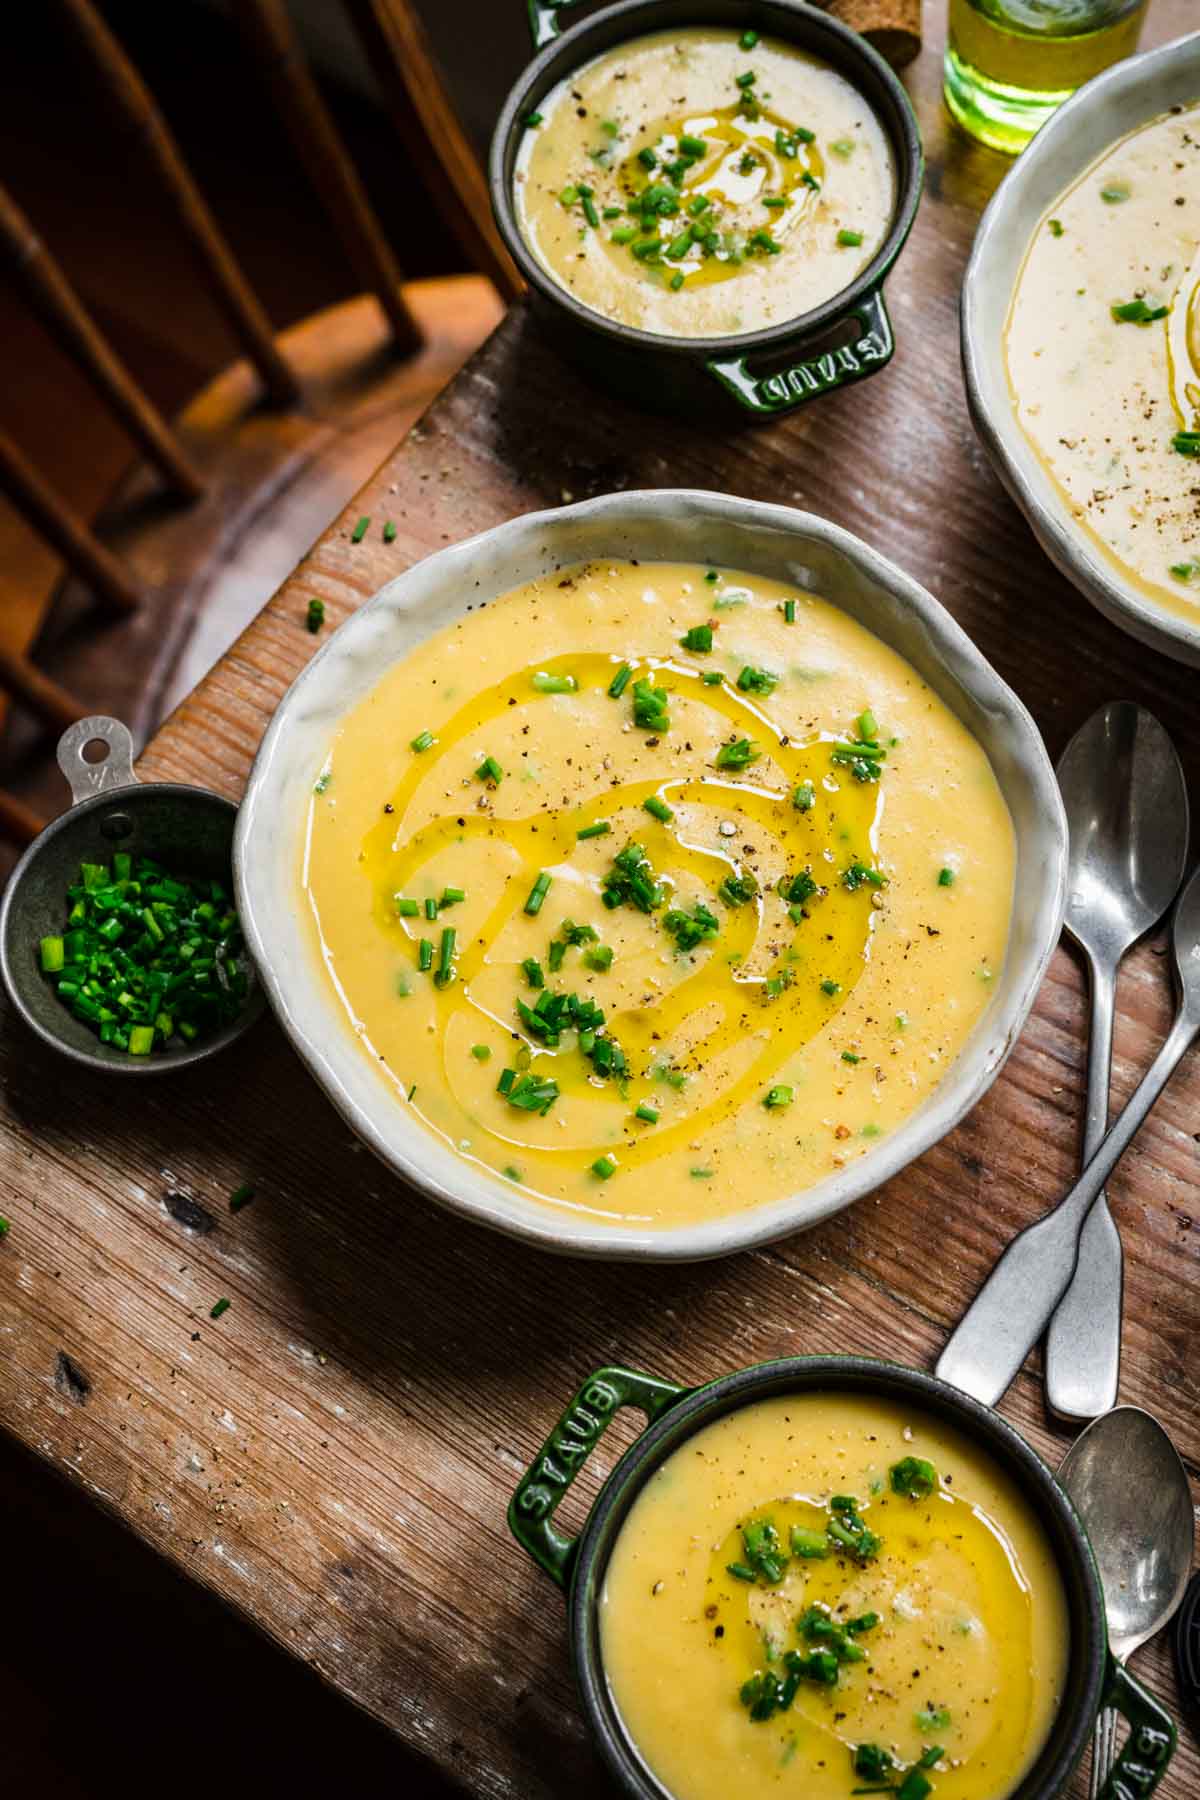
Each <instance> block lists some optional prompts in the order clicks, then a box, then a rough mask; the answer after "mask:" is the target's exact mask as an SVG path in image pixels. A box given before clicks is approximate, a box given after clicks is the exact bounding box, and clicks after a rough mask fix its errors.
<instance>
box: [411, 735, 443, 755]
mask: <svg viewBox="0 0 1200 1800" xmlns="http://www.w3.org/2000/svg"><path fill="white" fill-rule="evenodd" d="M436 742H437V739H436V738H435V737H434V735H433V733H432V731H419V732H418V733H417V735H416V737H415V738H413V740H412V742H411V743H410V744H409V746H408V747H409V749H410V750H415V751H416V752H417V755H418V756H419V755H420V754H421V752H422V750H432V748H433V746H434V744H435V743H436Z"/></svg>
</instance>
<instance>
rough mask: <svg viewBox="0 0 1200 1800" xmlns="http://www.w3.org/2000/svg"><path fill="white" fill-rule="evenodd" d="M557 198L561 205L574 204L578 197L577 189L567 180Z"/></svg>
mask: <svg viewBox="0 0 1200 1800" xmlns="http://www.w3.org/2000/svg"><path fill="white" fill-rule="evenodd" d="M558 198H559V201H560V203H561V204H562V205H563V206H574V204H575V202H576V201H577V200H578V198H579V189H578V188H577V187H576V186H575V185H574V184H573V183H571V182H568V184H567V186H566V187H565V188H564V189H563V190H562V193H561V194H560V195H559V196H558Z"/></svg>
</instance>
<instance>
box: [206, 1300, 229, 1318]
mask: <svg viewBox="0 0 1200 1800" xmlns="http://www.w3.org/2000/svg"><path fill="white" fill-rule="evenodd" d="M231 1304H232V1302H231V1301H229V1300H225V1299H221V1300H218V1301H217V1303H216V1305H215V1306H214V1307H213V1308H212V1309H211V1311H210V1312H209V1315H208V1316H209V1318H210V1319H219V1318H220V1317H221V1314H222V1313H227V1312H228V1311H229V1308H230V1305H231Z"/></svg>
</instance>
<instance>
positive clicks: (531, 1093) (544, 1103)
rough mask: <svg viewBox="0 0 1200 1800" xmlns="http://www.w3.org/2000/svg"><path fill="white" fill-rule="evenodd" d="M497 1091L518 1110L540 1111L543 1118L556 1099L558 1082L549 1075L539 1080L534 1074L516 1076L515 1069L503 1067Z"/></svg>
mask: <svg viewBox="0 0 1200 1800" xmlns="http://www.w3.org/2000/svg"><path fill="white" fill-rule="evenodd" d="M497 1092H499V1093H501V1094H503V1095H504V1098H505V1099H506V1100H507V1101H508V1104H509V1105H510V1106H515V1107H516V1108H517V1109H518V1111H520V1112H535V1113H540V1114H541V1116H542V1118H543V1119H544V1118H545V1116H546V1114H547V1113H548V1112H549V1111H550V1108H551V1107H552V1106H553V1105H554V1102H555V1101H556V1100H557V1099H558V1083H557V1081H555V1080H554V1079H553V1078H552V1077H551V1076H547V1077H546V1079H545V1080H544V1081H539V1080H538V1078H537V1076H536V1075H528V1074H526V1075H521V1076H520V1077H518V1075H517V1073H516V1071H515V1069H505V1071H504V1074H503V1075H502V1076H501V1077H500V1081H499V1085H498V1088H497Z"/></svg>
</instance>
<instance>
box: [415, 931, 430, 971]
mask: <svg viewBox="0 0 1200 1800" xmlns="http://www.w3.org/2000/svg"><path fill="white" fill-rule="evenodd" d="M417 967H418V969H420V970H422V972H428V971H429V970H430V969H432V967H433V945H432V944H431V943H430V941H429V939H428V938H422V939H421V941H420V943H419V944H418V945H417Z"/></svg>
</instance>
